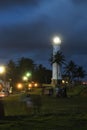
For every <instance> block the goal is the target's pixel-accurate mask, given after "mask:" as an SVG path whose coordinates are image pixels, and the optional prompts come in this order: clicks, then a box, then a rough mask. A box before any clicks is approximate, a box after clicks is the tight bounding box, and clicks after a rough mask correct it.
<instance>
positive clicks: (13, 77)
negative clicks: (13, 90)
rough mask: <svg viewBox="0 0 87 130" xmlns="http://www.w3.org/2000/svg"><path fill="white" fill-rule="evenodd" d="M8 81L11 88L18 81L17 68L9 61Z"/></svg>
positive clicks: (7, 68) (7, 69)
mask: <svg viewBox="0 0 87 130" xmlns="http://www.w3.org/2000/svg"><path fill="white" fill-rule="evenodd" d="M6 80H7V81H10V84H11V86H14V85H15V82H16V81H17V68H16V64H15V62H14V61H13V60H10V61H8V64H7V67H6Z"/></svg>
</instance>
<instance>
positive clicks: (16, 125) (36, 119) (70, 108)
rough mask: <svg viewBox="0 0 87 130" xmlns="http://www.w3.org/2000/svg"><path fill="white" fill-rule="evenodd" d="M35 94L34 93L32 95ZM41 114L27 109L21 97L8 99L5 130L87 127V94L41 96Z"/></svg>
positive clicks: (80, 129)
mask: <svg viewBox="0 0 87 130" xmlns="http://www.w3.org/2000/svg"><path fill="white" fill-rule="evenodd" d="M33 96H35V95H32V97H33ZM41 101H42V107H41V110H40V113H38V112H36V113H35V114H34V113H33V111H34V110H33V108H32V110H31V111H27V110H26V106H25V104H24V103H23V102H20V96H19V95H18V96H11V97H8V98H6V99H4V107H5V117H3V118H1V119H0V129H1V130H25V129H26V130H87V96H83V95H78V96H72V97H69V98H56V97H55V96H52V97H50V96H46V95H45V96H41Z"/></svg>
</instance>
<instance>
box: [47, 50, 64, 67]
mask: <svg viewBox="0 0 87 130" xmlns="http://www.w3.org/2000/svg"><path fill="white" fill-rule="evenodd" d="M49 61H50V63H51V64H53V63H55V62H56V63H57V64H59V65H60V66H61V65H62V64H65V56H64V55H63V53H62V52H60V51H57V53H56V54H55V55H54V56H53V55H51V57H50V59H49Z"/></svg>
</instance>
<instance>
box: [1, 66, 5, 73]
mask: <svg viewBox="0 0 87 130" xmlns="http://www.w3.org/2000/svg"><path fill="white" fill-rule="evenodd" d="M4 72H5V67H4V66H0V74H3V73H4Z"/></svg>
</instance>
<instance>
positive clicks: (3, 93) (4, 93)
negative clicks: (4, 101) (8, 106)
mask: <svg viewBox="0 0 87 130" xmlns="http://www.w3.org/2000/svg"><path fill="white" fill-rule="evenodd" d="M6 96H8V92H7V91H5V90H2V91H0V97H6Z"/></svg>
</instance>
